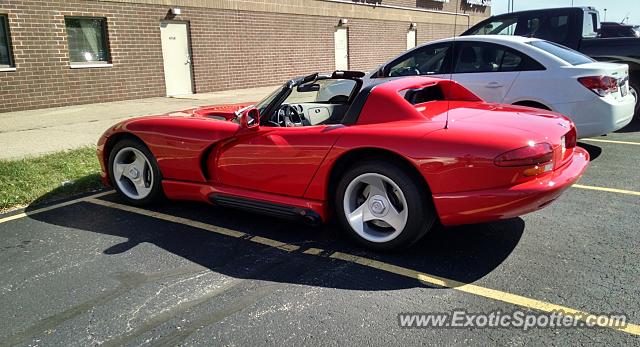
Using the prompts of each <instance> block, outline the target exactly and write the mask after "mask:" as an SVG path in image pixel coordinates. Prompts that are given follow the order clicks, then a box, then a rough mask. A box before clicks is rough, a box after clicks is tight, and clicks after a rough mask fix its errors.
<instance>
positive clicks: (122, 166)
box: [109, 139, 163, 205]
mask: <svg viewBox="0 0 640 347" xmlns="http://www.w3.org/2000/svg"><path fill="white" fill-rule="evenodd" d="M109 178H110V179H111V183H112V184H113V186H114V188H115V189H116V191H118V193H120V195H121V196H122V197H123V198H124V199H125V200H127V201H128V202H129V203H131V204H134V205H148V204H150V203H153V202H157V201H158V200H160V199H161V198H162V196H163V193H162V185H161V182H160V181H161V176H160V170H159V169H158V164H157V162H156V159H155V157H154V156H153V155H152V154H151V152H150V151H149V149H148V148H147V147H146V146H145V145H144V144H142V143H140V142H139V141H135V140H132V139H125V140H122V141H119V142H118V143H116V144H115V146H114V147H113V149H112V150H111V153H110V155H109Z"/></svg>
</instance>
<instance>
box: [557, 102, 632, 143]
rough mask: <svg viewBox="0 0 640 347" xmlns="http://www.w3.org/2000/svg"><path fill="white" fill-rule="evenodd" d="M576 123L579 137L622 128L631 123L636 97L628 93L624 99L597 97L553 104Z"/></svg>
mask: <svg viewBox="0 0 640 347" xmlns="http://www.w3.org/2000/svg"><path fill="white" fill-rule="evenodd" d="M552 107H553V108H554V110H556V111H557V112H560V113H562V114H564V115H566V116H567V117H569V118H571V120H572V121H573V122H574V123H575V125H576V130H577V131H578V138H585V137H592V136H600V135H604V134H608V133H610V132H613V131H616V130H619V129H622V128H623V127H625V126H626V125H627V124H629V123H631V120H632V119H633V113H634V110H635V98H634V97H633V96H632V95H630V94H629V95H627V96H626V97H625V98H624V99H622V100H614V99H612V98H611V97H607V98H598V97H595V98H593V99H591V100H590V101H581V102H571V103H566V104H556V105H552Z"/></svg>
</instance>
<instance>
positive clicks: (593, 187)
mask: <svg viewBox="0 0 640 347" xmlns="http://www.w3.org/2000/svg"><path fill="white" fill-rule="evenodd" d="M573 187H574V188H579V189H588V190H599V191H601V192H609V193H618V194H627V195H635V196H640V192H635V191H633V190H624V189H616V188H606V187H596V186H585V185H582V184H574V185H573Z"/></svg>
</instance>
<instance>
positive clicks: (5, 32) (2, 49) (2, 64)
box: [0, 14, 13, 68]
mask: <svg viewBox="0 0 640 347" xmlns="http://www.w3.org/2000/svg"><path fill="white" fill-rule="evenodd" d="M6 67H13V54H11V37H10V36H9V20H8V18H7V16H6V15H1V14H0V68H6Z"/></svg>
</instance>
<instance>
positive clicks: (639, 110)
mask: <svg viewBox="0 0 640 347" xmlns="http://www.w3.org/2000/svg"><path fill="white" fill-rule="evenodd" d="M638 91H640V89H639V87H638V86H637V85H636V84H635V83H631V84H629V93H630V94H631V95H633V97H635V98H636V108H635V113H634V114H635V116H636V117H638V114H640V100H638Z"/></svg>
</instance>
